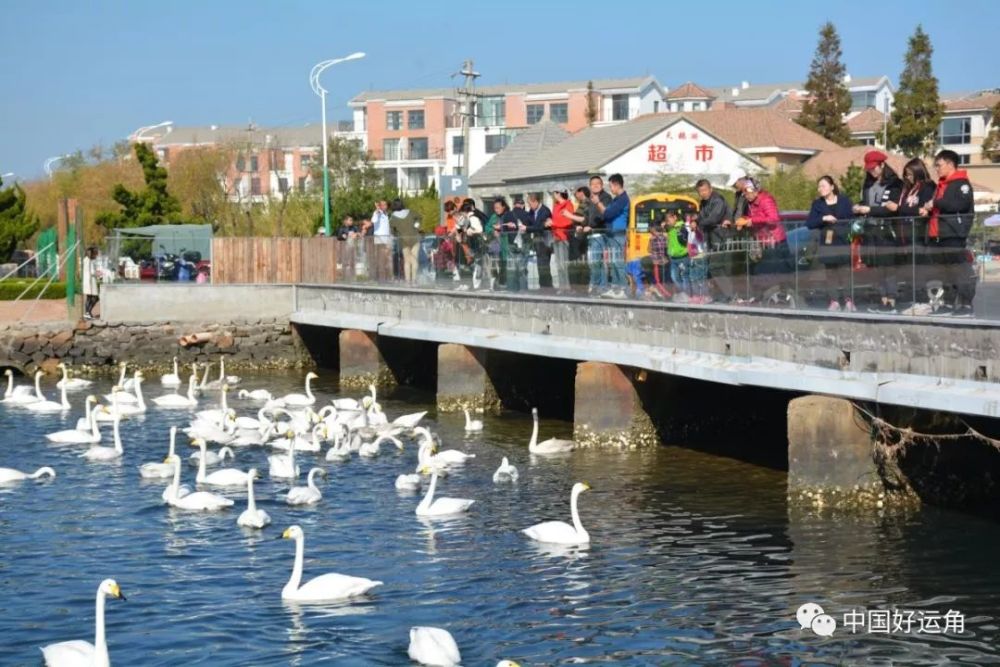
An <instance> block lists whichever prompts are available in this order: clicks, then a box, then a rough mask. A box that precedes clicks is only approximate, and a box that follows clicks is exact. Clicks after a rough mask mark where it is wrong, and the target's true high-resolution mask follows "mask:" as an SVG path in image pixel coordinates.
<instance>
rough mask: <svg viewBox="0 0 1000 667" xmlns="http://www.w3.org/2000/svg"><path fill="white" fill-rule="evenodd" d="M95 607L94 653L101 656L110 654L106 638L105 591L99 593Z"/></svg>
mask: <svg viewBox="0 0 1000 667" xmlns="http://www.w3.org/2000/svg"><path fill="white" fill-rule="evenodd" d="M94 607H95V609H94V626H95V627H94V652H95V653H96V654H97V655H98V656H99V655H102V654H104V653H107V652H108V642H107V639H105V637H104V591H102V590H98V591H97V601H96V603H95V604H94Z"/></svg>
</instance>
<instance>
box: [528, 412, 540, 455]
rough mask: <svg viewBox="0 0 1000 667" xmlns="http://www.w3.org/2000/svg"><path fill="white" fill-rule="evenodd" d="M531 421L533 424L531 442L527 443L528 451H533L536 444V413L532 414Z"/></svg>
mask: <svg viewBox="0 0 1000 667" xmlns="http://www.w3.org/2000/svg"><path fill="white" fill-rule="evenodd" d="M531 420H532V422H533V424H532V425H531V441H530V442H528V449H534V448H535V446H536V445H537V444H538V413H537V412H535V413H532V415H531Z"/></svg>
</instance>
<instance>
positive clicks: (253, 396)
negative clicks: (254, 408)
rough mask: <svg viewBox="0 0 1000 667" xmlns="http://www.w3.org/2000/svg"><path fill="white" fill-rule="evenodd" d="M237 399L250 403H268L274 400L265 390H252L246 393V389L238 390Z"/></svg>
mask: <svg viewBox="0 0 1000 667" xmlns="http://www.w3.org/2000/svg"><path fill="white" fill-rule="evenodd" d="M236 395H237V396H238V397H239V398H242V399H244V400H251V401H270V400H271V399H273V398H274V396H272V395H271V392H269V391H268V390H267V389H254V390H252V391H247V390H246V389H240V390H239V392H237V394H236Z"/></svg>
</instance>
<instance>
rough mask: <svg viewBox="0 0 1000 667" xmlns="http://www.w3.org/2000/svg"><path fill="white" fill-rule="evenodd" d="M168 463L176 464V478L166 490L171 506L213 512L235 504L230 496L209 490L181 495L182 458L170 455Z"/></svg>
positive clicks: (165, 494) (165, 493)
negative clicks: (226, 496) (225, 496)
mask: <svg viewBox="0 0 1000 667" xmlns="http://www.w3.org/2000/svg"><path fill="white" fill-rule="evenodd" d="M166 462H168V463H173V464H174V479H173V481H172V482H171V483H170V486H168V487H167V489H166V491H165V492H164V496H165V500H166V501H167V504H168V505H170V506H171V507H176V508H178V509H182V510H196V511H207V512H212V511H215V510H221V509H225V508H227V507H232V506H233V505H234V503H233V501H232V500H230V499H229V498H224V497H222V496H220V495H218V494H215V493H211V492H209V491H192V492H191V493H187V494H184V495H181V492H180V490H181V488H182V487H181V459H180V457H179V456H177V455H176V454H175V455H173V456H168V457H167V461H166Z"/></svg>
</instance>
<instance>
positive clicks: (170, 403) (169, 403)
mask: <svg viewBox="0 0 1000 667" xmlns="http://www.w3.org/2000/svg"><path fill="white" fill-rule="evenodd" d="M194 383H195V377H194V375H192V376H191V377H190V378H188V388H187V394H186V395H185V396H181V395H180V394H164V395H163V396H157V397H156V398H154V399H153V403H154V404H155V405H156V406H157V407H159V408H193V407H196V406H197V405H198V399H197V398H195V396H194Z"/></svg>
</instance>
